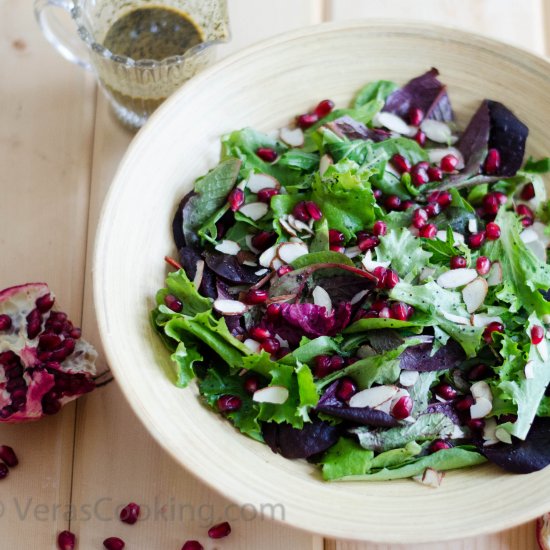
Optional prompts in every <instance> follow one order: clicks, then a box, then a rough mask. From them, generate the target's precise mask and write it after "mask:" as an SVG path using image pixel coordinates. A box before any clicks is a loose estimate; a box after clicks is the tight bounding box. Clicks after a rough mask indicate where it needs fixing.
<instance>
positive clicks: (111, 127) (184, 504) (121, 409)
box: [72, 98, 323, 550]
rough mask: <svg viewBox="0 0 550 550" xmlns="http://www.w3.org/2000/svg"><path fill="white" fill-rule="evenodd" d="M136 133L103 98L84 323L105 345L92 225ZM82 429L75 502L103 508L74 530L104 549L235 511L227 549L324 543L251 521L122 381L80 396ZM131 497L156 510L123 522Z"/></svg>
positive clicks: (165, 537) (141, 544)
mask: <svg viewBox="0 0 550 550" xmlns="http://www.w3.org/2000/svg"><path fill="white" fill-rule="evenodd" d="M129 139H130V136H129V135H128V134H127V133H126V132H125V131H124V130H121V129H120V128H119V127H118V126H117V125H116V124H115V123H114V122H113V120H112V117H111V116H110V114H109V113H108V109H107V106H106V104H105V101H104V99H103V98H101V99H100V101H99V108H98V112H97V125H96V137H95V146H94V170H93V176H92V194H91V209H90V237H89V243H90V246H89V248H88V270H87V276H86V291H85V301H84V304H85V305H84V311H85V314H84V327H83V328H84V330H85V332H86V334H87V335H88V336H89V337H90V338H91V339H92V341H94V342H95V343H96V344H97V345H98V347H99V339H98V337H97V332H96V325H95V318H94V315H93V307H92V303H91V277H90V275H91V274H90V266H91V252H92V243H93V232H94V229H95V227H96V224H97V219H98V216H99V208H100V205H101V201H102V199H103V196H104V194H105V192H106V191H107V189H108V187H109V183H110V181H111V178H112V176H113V173H114V171H115V168H116V165H117V163H118V160H119V159H120V157H121V155H122V153H123V152H124V150H125V148H126V146H127V144H128V142H129ZM152 184H155V182H152ZM159 261H162V259H161V258H159ZM76 432H77V439H76V452H75V470H74V490H73V505H74V506H75V508H76V509H77V510H80V509H82V507H83V506H86V505H88V506H91V507H92V509H93V508H94V507H96V506H97V510H98V513H96V514H94V516H95V517H93V518H92V519H91V520H87V518H85V517H81V518H78V519H77V520H76V521H74V522H73V524H72V529H73V530H74V531H75V532H76V533H78V536H79V538H80V540H81V541H86V544H87V545H88V546H89V547H94V548H96V547H97V548H99V546H100V545H101V541H102V540H103V539H105V538H106V537H108V536H115V535H116V536H120V537H122V538H123V539H124V540H125V541H126V542H127V545H128V547H133V548H178V547H181V545H182V544H183V542H184V541H185V540H187V539H199V540H202V541H203V542H204V541H205V540H207V536H206V530H207V528H208V527H209V526H210V525H211V524H212V523H217V522H218V521H221V520H222V519H223V518H225V517H229V516H230V517H231V518H232V519H231V521H230V523H231V524H232V526H233V533H232V535H231V537H229V538H228V539H227V540H224V541H223V547H224V548H227V549H228V550H229V549H233V548H234V549H239V550H242V549H250V550H253V549H257V548H262V549H265V550H279V549H280V550H283V549H284V550H286V549H288V548H301V549H302V548H303V549H304V550H307V549H311V550H321V548H322V546H323V541H322V539H321V538H320V537H315V536H312V535H309V534H307V533H302V532H298V531H295V530H292V529H289V528H287V527H283V526H281V525H280V524H278V523H275V522H274V521H271V519H270V517H269V511H267V510H266V511H265V512H266V513H264V517H263V518H262V517H261V515H262V514H261V511H257V512H256V513H257V514H258V517H257V518H256V519H254V520H251V519H250V518H251V515H252V514H254V512H253V511H252V510H244V511H243V510H239V509H236V508H235V507H234V506H233V505H232V504H231V503H230V501H228V500H227V499H225V498H222V497H221V496H219V495H218V494H217V493H216V492H215V491H213V490H211V489H209V488H208V487H207V486H206V485H205V484H204V483H202V482H200V481H198V480H197V479H195V478H193V477H192V476H191V475H190V474H189V473H188V472H186V471H185V470H183V469H182V468H181V467H180V466H179V465H177V464H176V463H175V462H174V461H173V460H172V459H171V458H170V457H169V456H168V455H167V454H166V453H164V451H163V450H162V449H161V448H160V447H159V446H158V445H157V443H156V442H155V441H153V440H152V439H151V437H150V436H149V434H148V433H147V431H146V430H145V428H144V427H143V425H142V424H141V423H140V421H139V420H138V419H137V418H136V417H135V415H134V413H133V412H132V411H131V410H130V408H129V406H128V405H127V403H126V401H125V400H124V398H123V396H122V394H121V392H120V390H119V388H118V387H117V386H116V384H112V385H111V386H109V387H107V388H105V389H103V390H100V391H98V392H96V393H95V394H93V395H90V396H88V397H86V398H84V399H83V400H81V401H80V402H79V404H78V420H77V430H76ZM220 452H222V451H220ZM130 501H135V502H139V503H140V504H141V505H142V506H143V507H144V510H145V512H146V513H147V511H148V510H150V511H151V514H152V515H150V516H149V517H148V518H146V519H144V520H143V521H142V522H140V523H138V524H137V525H136V526H134V527H128V526H127V525H124V524H122V523H121V522H120V521H118V519H116V513H115V512H114V510H116V507H117V506H118V505H124V504H126V503H128V502H130ZM266 504H269V503H266ZM163 507H164V510H165V512H164V513H163V511H162V510H163ZM180 507H181V508H182V512H181V514H180V512H179V509H180ZM178 544H179V545H180V546H178Z"/></svg>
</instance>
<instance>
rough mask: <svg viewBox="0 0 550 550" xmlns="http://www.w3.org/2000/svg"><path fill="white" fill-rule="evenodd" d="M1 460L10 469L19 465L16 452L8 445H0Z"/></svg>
mask: <svg viewBox="0 0 550 550" xmlns="http://www.w3.org/2000/svg"><path fill="white" fill-rule="evenodd" d="M12 398H13V396H12ZM0 460H1V461H2V462H4V463H5V464H6V466H9V467H10V468H15V467H16V466H17V465H18V464H19V460H18V459H17V455H16V454H15V451H14V450H13V449H12V448H11V447H8V446H7V445H0Z"/></svg>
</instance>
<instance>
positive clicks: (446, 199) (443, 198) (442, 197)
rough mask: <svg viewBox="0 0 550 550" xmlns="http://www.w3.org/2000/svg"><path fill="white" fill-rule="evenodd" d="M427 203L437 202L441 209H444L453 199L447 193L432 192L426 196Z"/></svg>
mask: <svg viewBox="0 0 550 550" xmlns="http://www.w3.org/2000/svg"><path fill="white" fill-rule="evenodd" d="M428 202H437V204H439V206H441V208H446V207H447V206H449V205H450V204H451V202H453V197H452V195H451V194H450V193H449V191H433V192H432V193H430V194H429V195H428Z"/></svg>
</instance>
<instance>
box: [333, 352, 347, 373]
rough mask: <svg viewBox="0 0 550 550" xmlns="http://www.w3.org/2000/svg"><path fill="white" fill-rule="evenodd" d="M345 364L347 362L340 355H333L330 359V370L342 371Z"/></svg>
mask: <svg viewBox="0 0 550 550" xmlns="http://www.w3.org/2000/svg"><path fill="white" fill-rule="evenodd" d="M345 364H346V362H345V361H344V358H343V357H340V356H339V355H333V356H332V357H331V358H330V368H331V369H332V371H337V370H340V369H341V368H342V367H343V366H344V365H345Z"/></svg>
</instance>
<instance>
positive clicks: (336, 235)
mask: <svg viewBox="0 0 550 550" xmlns="http://www.w3.org/2000/svg"><path fill="white" fill-rule="evenodd" d="M345 240H346V237H345V236H344V234H343V233H342V232H341V231H338V229H329V230H328V242H329V243H330V244H334V245H341V244H344V242H345Z"/></svg>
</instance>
